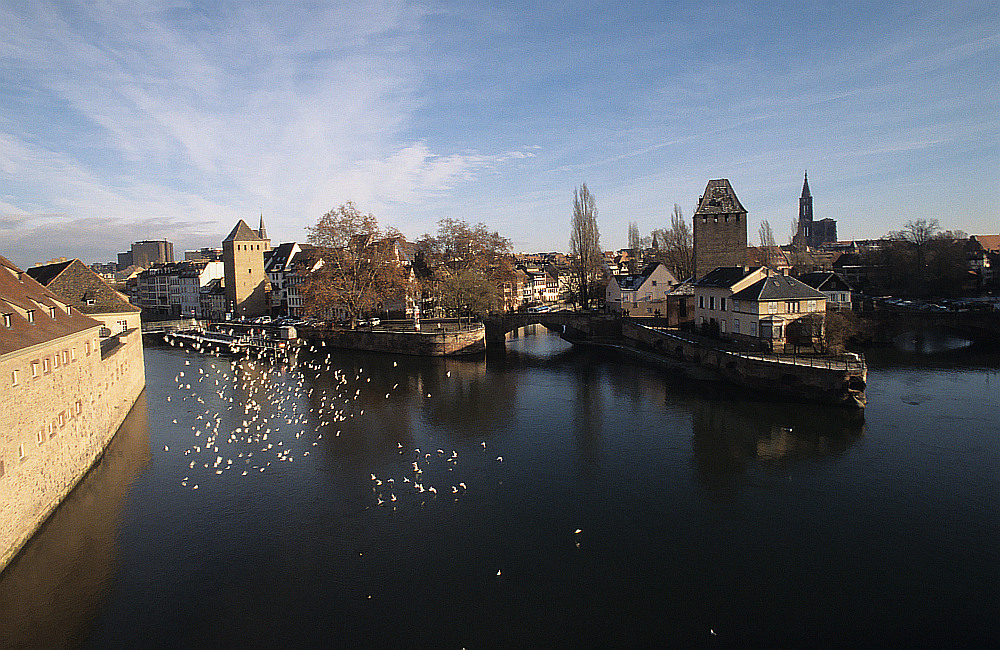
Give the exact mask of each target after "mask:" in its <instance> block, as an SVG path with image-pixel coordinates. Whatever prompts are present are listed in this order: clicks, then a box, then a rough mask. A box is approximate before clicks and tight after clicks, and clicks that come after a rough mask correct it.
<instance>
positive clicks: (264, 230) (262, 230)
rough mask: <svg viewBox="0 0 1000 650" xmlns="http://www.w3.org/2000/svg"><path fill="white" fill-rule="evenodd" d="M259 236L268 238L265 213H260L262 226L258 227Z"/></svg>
mask: <svg viewBox="0 0 1000 650" xmlns="http://www.w3.org/2000/svg"><path fill="white" fill-rule="evenodd" d="M257 236H258V237H260V238H261V239H267V228H265V227H264V213H263V212H262V213H261V214H260V228H258V229H257Z"/></svg>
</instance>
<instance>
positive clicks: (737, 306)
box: [733, 300, 740, 311]
mask: <svg viewBox="0 0 1000 650" xmlns="http://www.w3.org/2000/svg"><path fill="white" fill-rule="evenodd" d="M739 310H740V301H739V300H734V301H733V311H739Z"/></svg>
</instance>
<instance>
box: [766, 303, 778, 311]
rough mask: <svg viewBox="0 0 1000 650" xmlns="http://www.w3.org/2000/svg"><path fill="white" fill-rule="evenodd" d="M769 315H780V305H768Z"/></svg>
mask: <svg viewBox="0 0 1000 650" xmlns="http://www.w3.org/2000/svg"><path fill="white" fill-rule="evenodd" d="M767 313H769V314H777V313H778V303H776V302H774V301H771V302H769V303H767Z"/></svg>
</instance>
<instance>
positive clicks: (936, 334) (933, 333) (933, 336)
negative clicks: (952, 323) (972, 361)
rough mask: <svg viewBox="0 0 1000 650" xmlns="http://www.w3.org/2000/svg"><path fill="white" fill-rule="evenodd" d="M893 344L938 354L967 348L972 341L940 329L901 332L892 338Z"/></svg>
mask: <svg viewBox="0 0 1000 650" xmlns="http://www.w3.org/2000/svg"><path fill="white" fill-rule="evenodd" d="M892 345H893V347H895V348H896V349H897V350H902V351H904V352H914V353H916V354H938V353H941V352H952V351H954V350H961V349H963V348H967V347H969V346H970V345H972V341H970V340H969V339H966V338H963V337H960V336H955V335H953V334H949V333H947V332H941V331H938V330H917V331H913V332H904V333H902V334H900V335H899V336H897V337H896V338H894V339H893V340H892Z"/></svg>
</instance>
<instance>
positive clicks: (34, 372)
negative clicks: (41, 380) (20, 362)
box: [31, 361, 38, 377]
mask: <svg viewBox="0 0 1000 650" xmlns="http://www.w3.org/2000/svg"><path fill="white" fill-rule="evenodd" d="M31 376H32V377H37V376H38V362H37V361H32V362H31Z"/></svg>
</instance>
